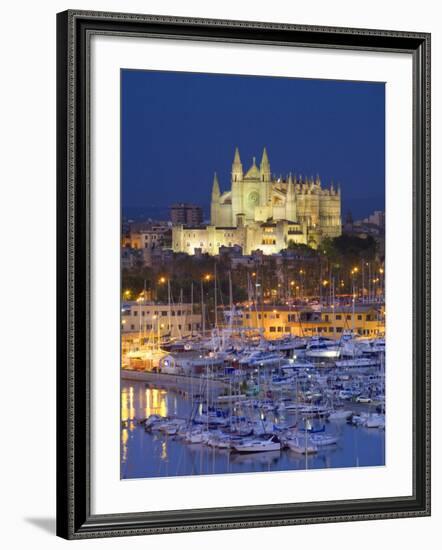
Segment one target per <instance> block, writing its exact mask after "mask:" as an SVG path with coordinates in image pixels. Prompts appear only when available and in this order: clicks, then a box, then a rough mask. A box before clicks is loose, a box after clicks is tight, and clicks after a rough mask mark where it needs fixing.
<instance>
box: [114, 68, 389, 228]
mask: <svg viewBox="0 0 442 550" xmlns="http://www.w3.org/2000/svg"><path fill="white" fill-rule="evenodd" d="M121 82H122V204H123V215H125V216H127V217H140V216H142V215H144V216H147V217H152V218H163V219H164V218H166V217H167V218H168V213H169V212H168V211H169V207H170V205H171V204H172V203H173V202H192V203H195V204H198V205H200V206H202V207H203V209H204V214H205V216H204V217H205V218H207V217H208V210H209V204H210V190H211V182H212V179H213V173H214V172H215V171H216V172H217V174H218V178H219V182H220V187H221V190H222V191H223V190H226V189H227V188H228V186H229V183H230V168H231V158H232V154H233V151H234V148H235V147H236V146H238V147H239V149H240V151H241V157H242V158H243V159H244V161H245V163H246V164H247V163H249V162H251V160H252V157H253V156H257V155H258V154H259V152H260V151H262V148H263V147H264V146H266V147H267V150H268V151H269V155H271V158H272V161H273V162H272V167H273V166H274V167H275V169H276V170H279V171H281V175H283V176H284V175H285V174H287V173H289V172H292V173H296V174H297V175H303V176H307V177H311V176H313V177H316V175H317V174H319V176H320V177H321V180H322V181H323V183H324V184H325V185H329V184H330V183H331V181H333V182H334V183H335V185H337V184H338V183H339V184H340V185H341V188H342V191H343V204H342V216H343V218H344V217H345V215H346V213H347V211H348V210H351V211H352V213H353V216H354V217H355V218H361V217H366V216H367V215H369V214H370V213H371V212H372V211H374V210H383V209H384V200H385V199H384V185H385V179H384V167H385V153H384V148H385V132H384V127H385V116H384V114H385V113H384V111H385V90H384V84H383V83H363V82H344V81H320V80H302V79H292V78H275V77H256V76H239V75H215V74H210V75H209V74H195V73H174V72H157V71H153V72H151V71H132V70H123V71H122V81H121ZM275 98H276V99H275ZM361 129H362V131H361ZM189 174H190V176H189ZM275 175H276V177H278V175H279V173H275Z"/></svg>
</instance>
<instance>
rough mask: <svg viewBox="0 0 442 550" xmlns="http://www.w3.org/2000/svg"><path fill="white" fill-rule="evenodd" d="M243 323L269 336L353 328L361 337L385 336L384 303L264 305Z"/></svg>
mask: <svg viewBox="0 0 442 550" xmlns="http://www.w3.org/2000/svg"><path fill="white" fill-rule="evenodd" d="M243 326H244V327H250V328H256V329H261V330H262V331H263V335H264V337H265V338H267V339H270V340H271V339H275V338H282V337H283V336H289V335H293V336H301V337H304V336H314V335H321V336H324V337H327V338H340V337H341V336H342V333H343V332H344V331H347V330H352V331H353V332H354V333H355V334H356V335H358V336H366V337H371V338H375V337H382V336H385V311H384V307H383V306H372V305H362V306H361V305H358V306H355V308H354V312H353V308H352V307H337V308H331V307H328V308H323V309H322V310H321V311H315V310H314V309H311V308H304V309H294V308H290V307H289V306H264V307H263V308H258V309H255V308H250V309H247V310H244V312H243Z"/></svg>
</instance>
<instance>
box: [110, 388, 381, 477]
mask: <svg viewBox="0 0 442 550" xmlns="http://www.w3.org/2000/svg"><path fill="white" fill-rule="evenodd" d="M192 405H193V403H191V402H190V401H188V400H187V399H185V398H184V397H183V396H181V395H178V394H176V393H173V392H167V391H165V390H161V389H155V388H146V387H145V385H144V383H141V382H123V383H122V387H121V420H122V429H121V477H122V478H123V479H128V478H142V477H164V476H182V475H202V474H214V473H215V474H221V473H237V472H240V473H246V472H266V471H283V470H298V469H299V470H301V469H302V470H303V469H305V468H308V469H310V468H339V467H362V466H378V465H383V464H384V463H385V445H384V436H385V433H384V432H383V431H380V430H377V429H375V430H370V429H366V428H356V427H354V426H351V425H348V424H346V423H342V424H333V425H332V424H331V423H330V424H327V432H328V433H330V431H333V432H334V433H336V434H338V435H339V436H340V439H339V443H338V445H336V446H334V447H327V448H321V449H320V451H319V452H318V453H317V454H316V455H309V456H307V457H305V456H300V455H297V454H296V453H294V452H292V451H290V450H283V451H272V452H266V453H259V454H251V455H248V454H245V455H242V454H237V453H231V452H229V451H228V450H226V449H218V448H214V447H209V446H207V445H202V444H193V445H191V444H185V443H183V442H182V440H180V439H178V438H176V437H175V436H167V435H165V434H162V433H155V432H152V433H146V432H145V431H144V428H143V426H141V425H140V424H139V423H138V420H140V419H142V418H146V417H148V416H150V415H151V414H158V415H160V416H163V417H166V416H175V415H176V416H178V417H180V418H189V417H190V413H191V407H192ZM286 417H287V418H286V420H287V421H288V422H289V423H290V422H294V416H292V415H290V414H286Z"/></svg>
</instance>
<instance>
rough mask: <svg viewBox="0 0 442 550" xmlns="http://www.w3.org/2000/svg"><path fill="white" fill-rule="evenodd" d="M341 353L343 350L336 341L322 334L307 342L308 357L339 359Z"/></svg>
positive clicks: (306, 352)
mask: <svg viewBox="0 0 442 550" xmlns="http://www.w3.org/2000/svg"><path fill="white" fill-rule="evenodd" d="M340 354H341V350H340V347H339V345H338V344H336V342H334V341H333V340H329V339H328V338H322V337H320V336H313V338H311V340H310V342H309V343H308V344H307V349H306V351H305V355H306V357H313V358H317V359H325V358H327V359H337V358H338V357H339V356H340Z"/></svg>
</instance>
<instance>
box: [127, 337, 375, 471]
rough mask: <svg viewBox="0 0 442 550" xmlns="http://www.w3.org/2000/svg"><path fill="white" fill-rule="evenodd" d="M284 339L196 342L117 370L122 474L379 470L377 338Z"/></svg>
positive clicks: (233, 338) (233, 339)
mask: <svg viewBox="0 0 442 550" xmlns="http://www.w3.org/2000/svg"><path fill="white" fill-rule="evenodd" d="M213 336H215V334H214V335H213ZM216 336H219V334H217V335H216ZM290 340H291V342H289V340H288V339H285V341H284V342H282V341H281V342H275V341H273V342H272V343H269V342H267V341H265V340H263V339H261V340H250V341H249V342H248V344H247V345H245V344H244V341H243V340H241V344H240V343H239V342H240V341H239V340H238V339H237V338H236V337H234V336H233V335H232V334H230V335H229V337H226V335H224V336H223V337H222V338H213V337H212V338H210V339H206V340H204V339H199V340H198V342H194V343H193V345H192V346H189V345H188V346H187V348H188V350H187V351H186V350H184V348H182V349H181V351H174V352H170V353H168V354H165V355H163V356H162V357H161V359H159V361H158V364H157V366H156V367H153V368H152V369H150V370H147V371H146V370H144V371H143V370H141V369H138V370H131V369H127V368H126V369H123V370H122V384H121V407H122V409H121V478H122V479H131V478H143V477H144V478H152V477H169V476H183V475H184V476H185V475H205V474H225V473H232V474H233V473H246V472H265V471H284V470H305V469H325V468H347V467H365V466H383V465H384V464H385V373H384V358H385V352H384V351H383V344H382V342H381V341H380V340H379V341H377V342H370V344H369V343H368V342H367V340H366V339H357V338H354V337H352V335H344V336H343V338H341V341H338V342H336V341H327V339H325V338H318V337H314V338H311V339H308V338H305V339H303V341H302V342H301V341H300V340H299V339H295V338H292V339H290ZM209 342H211V343H212V345H209ZM215 342H216V343H217V344H218V345H215V344H214V343H215ZM221 342H223V344H222V345H221V344H220V343H221ZM349 343H351V344H352V345H350V346H349ZM189 347H193V349H192V350H190V349H189ZM211 347H212V349H211V350H210V348H211ZM175 349H176V347H175ZM313 349H314V350H317V352H318V353H315V354H313V355H312V354H311V353H310V354H309V351H311V350H313ZM369 349H372V350H373V349H374V350H375V351H371V352H368V351H367V350H369ZM322 350H325V352H324V353H320V352H321V351H322ZM330 350H332V351H333V353H332V354H330V353H329V351H330ZM349 350H351V354H352V355H351V356H350V355H349V353H350V352H349Z"/></svg>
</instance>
